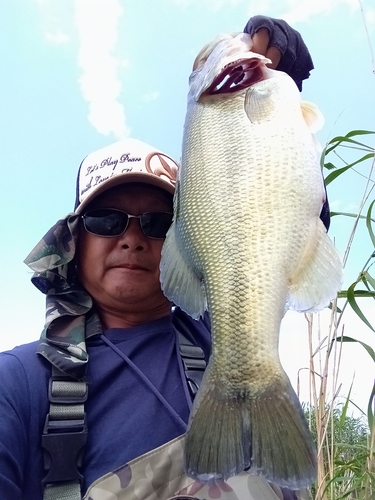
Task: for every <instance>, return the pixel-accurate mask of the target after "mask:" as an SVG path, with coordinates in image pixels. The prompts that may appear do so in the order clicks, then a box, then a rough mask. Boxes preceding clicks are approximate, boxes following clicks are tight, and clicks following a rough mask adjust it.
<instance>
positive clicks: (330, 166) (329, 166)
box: [323, 161, 336, 170]
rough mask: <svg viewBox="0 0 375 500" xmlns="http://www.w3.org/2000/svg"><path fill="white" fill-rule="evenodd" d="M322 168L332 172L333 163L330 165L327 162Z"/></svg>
mask: <svg viewBox="0 0 375 500" xmlns="http://www.w3.org/2000/svg"><path fill="white" fill-rule="evenodd" d="M323 166H324V168H326V169H327V170H334V169H335V168H336V167H335V165H334V164H333V163H331V162H330V161H329V162H327V163H324V165H323Z"/></svg>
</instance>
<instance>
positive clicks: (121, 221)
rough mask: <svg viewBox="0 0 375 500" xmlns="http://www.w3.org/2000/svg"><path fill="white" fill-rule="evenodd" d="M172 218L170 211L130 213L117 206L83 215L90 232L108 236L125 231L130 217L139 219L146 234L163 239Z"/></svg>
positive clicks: (117, 234)
mask: <svg viewBox="0 0 375 500" xmlns="http://www.w3.org/2000/svg"><path fill="white" fill-rule="evenodd" d="M172 218H173V214H171V213H169V212H146V213H144V214H141V215H130V214H127V213H126V212H123V211H122V210H116V209H115V208H99V209H97V210H89V211H88V212H86V213H85V214H84V215H82V220H83V226H84V228H85V230H86V231H87V232H88V233H91V234H95V235H97V236H105V237H108V238H110V237H112V236H120V235H121V234H123V233H125V231H126V230H127V228H128V226H129V220H130V219H139V223H140V226H141V229H142V232H143V234H144V235H145V236H147V237H148V238H155V239H163V238H165V237H166V235H167V231H168V229H169V227H170V225H171V224H172Z"/></svg>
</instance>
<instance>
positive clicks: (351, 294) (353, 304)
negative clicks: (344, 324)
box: [347, 282, 375, 332]
mask: <svg viewBox="0 0 375 500" xmlns="http://www.w3.org/2000/svg"><path fill="white" fill-rule="evenodd" d="M356 285H357V283H356V282H355V283H353V284H352V285H351V286H350V287H349V288H348V293H347V299H348V302H349V304H350V305H351V307H352V309H353V311H354V312H355V313H356V314H357V316H359V318H361V320H362V321H363V322H364V323H365V324H366V325H367V326H368V327H369V328H370V329H371V330H372V331H373V332H375V330H374V328H373V327H372V326H371V325H370V323H369V322H368V321H367V319H366V317H365V316H364V314H363V313H362V311H361V309H360V307H359V305H358V304H357V302H356V300H355V292H354V287H355V286H356ZM367 293H370V292H368V291H367Z"/></svg>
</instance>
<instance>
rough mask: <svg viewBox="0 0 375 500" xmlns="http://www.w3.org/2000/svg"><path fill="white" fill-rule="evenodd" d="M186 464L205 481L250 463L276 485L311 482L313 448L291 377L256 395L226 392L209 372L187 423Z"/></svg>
mask: <svg viewBox="0 0 375 500" xmlns="http://www.w3.org/2000/svg"><path fill="white" fill-rule="evenodd" d="M202 389H203V387H202ZM199 396H201V397H199ZM185 468H186V472H187V474H188V475H189V476H191V477H193V478H195V479H197V480H200V481H203V482H210V481H215V480H216V481H220V480H226V479H228V478H229V477H231V476H234V475H236V474H239V473H240V472H243V471H244V470H246V469H249V468H250V469H251V472H253V473H256V474H259V475H262V476H265V478H266V479H267V480H269V481H272V482H274V483H276V484H278V485H279V486H280V487H286V488H289V489H293V490H298V489H302V488H305V487H307V486H309V485H310V484H311V483H312V482H313V481H314V480H315V478H316V451H315V447H314V444H313V441H312V438H311V435H310V432H309V429H308V425H307V422H306V419H305V416H304V414H303V410H302V408H301V405H300V403H299V400H298V398H297V396H296V394H295V392H294V390H293V388H292V386H291V384H290V382H289V379H287V380H286V381H285V383H284V387H283V386H282V385H280V383H278V384H277V386H276V384H275V386H274V387H272V388H268V389H267V390H266V391H265V392H264V393H263V394H257V395H256V396H255V397H254V396H251V394H249V393H246V392H245V393H239V394H237V395H235V396H233V395H230V396H229V395H228V394H225V392H224V391H223V386H222V385H221V384H216V385H215V384H214V383H212V382H211V383H210V380H209V377H208V379H207V384H206V386H205V387H204V391H203V392H202V394H201V395H198V401H197V405H196V406H195V408H193V412H192V416H191V420H190V423H189V428H188V431H187V435H186V442H185Z"/></svg>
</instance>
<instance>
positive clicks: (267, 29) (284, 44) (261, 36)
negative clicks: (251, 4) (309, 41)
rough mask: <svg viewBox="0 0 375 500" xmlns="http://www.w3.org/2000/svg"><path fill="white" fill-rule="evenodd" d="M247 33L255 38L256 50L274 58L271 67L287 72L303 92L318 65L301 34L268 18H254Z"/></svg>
mask: <svg viewBox="0 0 375 500" xmlns="http://www.w3.org/2000/svg"><path fill="white" fill-rule="evenodd" d="M244 32H245V33H248V34H249V35H250V36H251V37H252V40H253V48H252V51H253V52H257V53H258V54H262V55H264V56H266V57H267V58H268V59H271V61H272V64H269V67H270V68H272V69H278V70H279V71H284V72H285V73H287V74H288V75H289V76H290V77H291V78H293V80H294V81H295V82H296V84H297V87H298V88H299V90H300V91H301V90H302V81H303V80H305V79H306V78H308V77H309V75H310V71H311V70H312V69H314V64H313V62H312V59H311V56H310V53H309V50H308V48H307V47H306V44H305V42H304V41H303V39H302V36H301V35H300V33H299V32H298V31H296V30H295V29H293V28H292V27H291V26H289V24H288V23H287V22H285V21H283V20H282V19H274V18H272V17H266V16H254V17H251V18H250V19H249V21H248V22H247V24H246V26H245V28H244Z"/></svg>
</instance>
